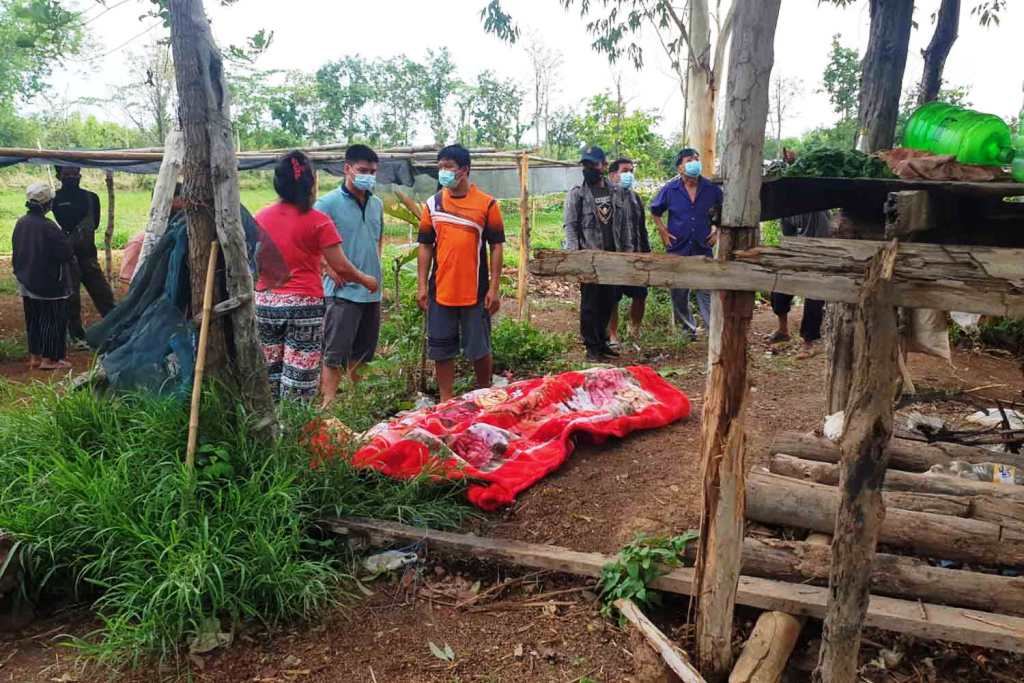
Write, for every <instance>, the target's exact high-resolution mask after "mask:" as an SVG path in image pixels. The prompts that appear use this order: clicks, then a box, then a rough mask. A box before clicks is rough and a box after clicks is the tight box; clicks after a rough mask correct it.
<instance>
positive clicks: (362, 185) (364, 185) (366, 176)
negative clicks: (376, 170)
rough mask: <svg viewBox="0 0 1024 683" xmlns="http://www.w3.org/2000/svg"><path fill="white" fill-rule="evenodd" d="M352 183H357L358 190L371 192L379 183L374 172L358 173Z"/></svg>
mask: <svg viewBox="0 0 1024 683" xmlns="http://www.w3.org/2000/svg"><path fill="white" fill-rule="evenodd" d="M352 184H353V185H355V187H356V189H358V190H362V191H363V192H369V191H370V190H372V189H373V188H374V186H375V185H376V184H377V176H375V175H373V174H372V173H358V174H356V177H355V178H353V179H352Z"/></svg>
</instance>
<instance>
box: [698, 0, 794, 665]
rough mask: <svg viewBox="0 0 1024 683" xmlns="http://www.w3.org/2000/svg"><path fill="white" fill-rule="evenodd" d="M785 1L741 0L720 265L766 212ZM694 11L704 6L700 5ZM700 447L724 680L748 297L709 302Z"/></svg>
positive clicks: (741, 467)
mask: <svg viewBox="0 0 1024 683" xmlns="http://www.w3.org/2000/svg"><path fill="white" fill-rule="evenodd" d="M780 3H781V0H738V1H737V5H736V29H735V30H736V40H734V41H733V42H732V49H731V53H730V56H729V79H728V83H729V86H728V109H727V113H726V120H725V127H724V133H725V139H726V141H727V142H726V146H725V151H724V154H723V163H722V171H723V173H722V175H723V176H724V177H725V179H726V181H727V182H728V184H729V192H728V194H727V195H726V197H725V204H724V206H723V208H722V226H721V237H720V243H719V245H718V255H717V259H718V260H719V261H727V260H730V259H731V258H732V256H733V252H734V251H738V250H742V249H749V248H750V247H753V246H754V245H755V244H756V241H757V226H758V224H759V218H760V215H761V199H760V192H761V174H762V157H763V151H764V130H765V124H766V122H767V118H768V81H769V79H770V77H771V69H772V63H773V61H774V48H773V44H774V40H775V26H776V23H777V22H778V18H779V6H780ZM694 4H695V5H697V4H701V3H694ZM712 301H713V302H712V306H713V310H712V314H711V323H710V332H711V334H710V343H709V345H708V365H709V367H710V372H709V373H708V381H707V391H706V392H705V399H704V411H703V428H702V431H701V441H700V451H701V470H702V480H703V482H704V493H703V507H702V510H701V534H700V550H699V558H700V559H699V561H698V563H697V576H696V585H697V595H698V596H699V606H698V613H697V650H698V656H699V661H700V668H701V672H702V673H703V674H704V676H705V677H706V678H707V679H708V680H711V681H714V680H723V679H724V678H725V677H726V676H727V675H728V672H729V670H730V668H731V665H732V618H733V609H734V607H735V601H736V587H737V582H738V580H739V572H740V554H741V552H742V545H743V521H744V512H743V500H744V490H745V486H746V485H745V471H746V464H745V452H746V434H745V433H744V424H743V423H744V415H745V412H746V404H747V397H748V391H749V387H748V380H747V334H748V330H749V328H750V319H751V317H752V315H753V310H754V294H753V293H752V292H732V291H724V292H715V293H714V294H713V300H712Z"/></svg>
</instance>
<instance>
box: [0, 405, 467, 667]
mask: <svg viewBox="0 0 1024 683" xmlns="http://www.w3.org/2000/svg"><path fill="white" fill-rule="evenodd" d="M18 391H19V392H22V393H21V395H20V398H21V400H18V401H10V400H8V401H5V402H4V405H5V406H6V407H4V408H2V409H0V443H3V447H2V449H0V528H3V529H4V530H5V531H6V532H7V533H9V534H12V535H13V536H14V537H15V538H17V539H18V540H20V541H23V542H25V543H27V544H28V547H29V548H30V549H31V550H30V555H29V557H30V568H31V571H30V577H31V579H30V582H29V584H28V585H27V587H26V589H27V592H28V593H29V594H30V595H32V596H34V597H38V596H49V597H51V598H54V597H57V598H59V597H63V596H67V595H71V596H75V597H77V598H79V599H83V600H89V601H91V602H92V603H93V604H94V607H95V609H96V611H97V614H98V616H99V619H100V621H101V624H102V626H101V628H100V630H99V631H98V632H97V633H95V634H93V635H92V636H90V637H87V638H85V639H83V640H81V641H79V642H78V643H77V645H78V646H79V647H81V648H82V649H83V650H84V651H85V652H87V653H89V654H92V655H94V656H96V657H98V658H99V659H100V660H101V661H105V662H108V663H112V664H122V663H129V662H139V661H140V660H143V659H145V658H147V657H150V656H156V657H158V658H160V659H161V660H164V661H173V660H175V659H176V658H177V657H178V656H179V652H180V648H181V647H182V646H183V645H186V644H187V643H188V642H189V641H190V640H191V639H192V638H193V637H195V636H196V634H197V633H199V632H200V631H201V630H202V629H203V624H204V622H205V623H209V622H210V620H211V619H212V620H213V621H214V623H215V624H216V627H217V628H218V629H219V630H221V631H231V630H234V629H235V627H236V626H237V625H238V624H239V623H241V622H246V621H257V622H260V623H263V624H266V625H268V626H274V625H277V624H279V623H281V622H282V621H285V620H289V619H295V618H304V617H310V616H313V615H315V614H316V613H317V612H319V611H320V610H322V609H324V608H326V607H328V606H330V605H333V604H335V603H337V602H338V601H344V600H345V599H346V597H347V595H348V589H349V587H350V586H351V584H350V583H349V581H348V579H347V576H346V570H347V567H348V566H349V565H348V563H347V562H348V561H347V560H346V559H345V555H344V554H342V553H341V552H339V549H337V548H335V546H334V542H333V541H332V540H330V539H329V538H327V537H325V536H324V535H322V534H320V533H319V532H317V527H316V522H317V520H318V519H320V518H321V517H322V516H324V515H331V514H336V515H348V514H356V515H369V516H375V517H381V518H390V519H396V520H402V521H406V522H410V523H427V524H430V525H431V526H451V525H453V524H456V523H457V522H458V521H459V520H460V519H461V518H462V516H464V515H465V514H467V512H468V508H466V507H465V506H464V505H463V504H462V503H461V502H460V500H459V498H460V497H461V495H460V494H461V490H460V489H459V488H458V487H456V486H453V485H435V484H432V483H428V482H426V481H414V482H409V483H403V482H396V481H393V480H390V479H386V478H384V477H382V476H380V475H377V474H373V473H365V472H359V471H355V470H353V469H351V468H350V467H348V466H347V465H345V464H344V463H343V462H339V461H331V462H329V463H326V464H321V465H320V466H319V467H317V468H316V469H311V467H310V453H309V451H307V449H306V448H305V447H304V446H303V443H304V431H303V430H304V428H305V426H306V425H307V424H308V421H309V419H310V418H311V416H312V415H311V413H310V412H309V411H308V410H307V409H306V408H303V407H299V406H295V405H286V406H283V414H284V418H283V422H284V428H283V435H282V437H281V438H280V439H279V440H278V441H277V442H275V443H271V444H267V443H264V442H260V441H258V440H256V439H255V438H254V437H253V436H252V435H251V430H250V429H249V422H248V420H247V419H246V416H245V415H243V414H241V413H240V412H239V409H238V408H237V405H238V402H237V401H236V400H233V398H232V397H231V396H230V395H228V394H227V393H226V392H224V391H208V392H206V395H205V396H204V404H203V411H202V417H201V425H202V429H201V441H202V448H201V449H200V453H201V457H200V459H199V462H198V469H197V475H196V476H195V478H194V479H193V477H192V476H191V475H190V474H189V473H188V472H187V471H186V469H185V467H184V466H183V464H182V454H183V450H184V443H185V438H184V436H185V434H186V431H187V422H188V409H187V408H188V407H187V405H185V404H183V403H180V402H176V401H174V400H169V399H158V398H152V397H141V396H126V397H120V398H110V399H107V398H102V397H99V396H97V395H96V394H94V393H92V392H90V391H77V392H73V393H71V394H68V395H65V396H61V395H59V394H58V393H57V392H56V391H54V390H50V389H46V388H43V387H32V388H29V389H27V390H26V389H22V388H19V389H18ZM4 392H5V393H7V394H13V393H14V391H13V389H11V388H10V387H5V388H4ZM25 392H27V394H26V393H25ZM7 398H8V399H11V398H12V396H7Z"/></svg>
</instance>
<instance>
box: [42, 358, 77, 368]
mask: <svg viewBox="0 0 1024 683" xmlns="http://www.w3.org/2000/svg"><path fill="white" fill-rule="evenodd" d="M39 369H40V370H70V369H71V363H69V362H67V361H66V360H59V361H57V362H56V363H50V362H45V363H40V364H39Z"/></svg>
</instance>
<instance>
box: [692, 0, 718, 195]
mask: <svg viewBox="0 0 1024 683" xmlns="http://www.w3.org/2000/svg"><path fill="white" fill-rule="evenodd" d="M688 28H689V35H690V54H692V55H693V57H694V59H691V60H689V70H688V72H687V80H688V81H689V92H688V93H687V100H686V111H687V118H688V120H689V121H688V122H689V127H690V136H689V139H690V146H691V147H693V148H694V149H696V150H697V151H698V152H700V156H701V162H702V164H703V166H704V172H705V175H707V176H713V175H715V157H716V156H717V153H716V150H715V140H716V131H715V123H716V122H715V106H716V100H717V99H718V83H716V82H715V75H714V70H713V68H714V65H713V64H712V58H713V51H712V49H711V15H710V13H709V12H708V1H707V0H692V2H691V3H690V25H689V27H688ZM722 173H725V167H724V166H723V167H722Z"/></svg>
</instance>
